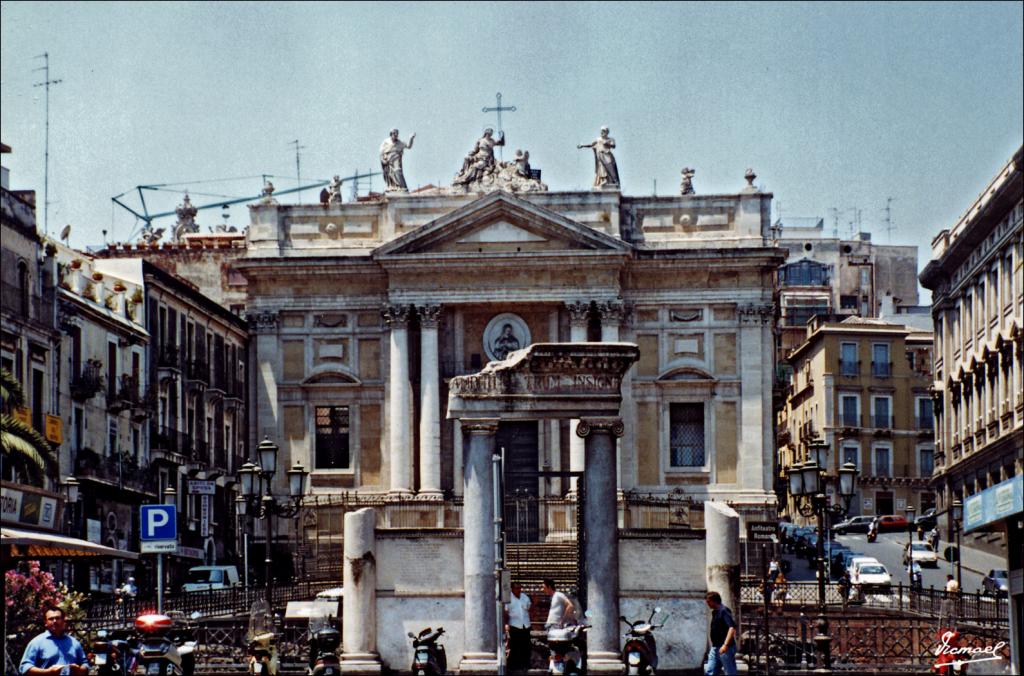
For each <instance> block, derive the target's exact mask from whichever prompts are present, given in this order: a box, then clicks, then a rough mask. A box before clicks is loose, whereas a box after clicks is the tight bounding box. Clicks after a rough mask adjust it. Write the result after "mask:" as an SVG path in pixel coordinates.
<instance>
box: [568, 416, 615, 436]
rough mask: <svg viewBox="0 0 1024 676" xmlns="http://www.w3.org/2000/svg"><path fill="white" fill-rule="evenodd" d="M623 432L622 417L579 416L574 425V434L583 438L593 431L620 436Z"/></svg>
mask: <svg viewBox="0 0 1024 676" xmlns="http://www.w3.org/2000/svg"><path fill="white" fill-rule="evenodd" d="M625 432H626V426H625V425H624V424H623V423H622V418H581V419H580V422H579V424H578V425H577V426H576V436H578V437H581V438H584V439H586V438H587V437H589V436H590V435H591V434H595V433H597V434H610V435H612V436H613V437H621V436H622V435H623V434H625Z"/></svg>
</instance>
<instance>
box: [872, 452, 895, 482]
mask: <svg viewBox="0 0 1024 676" xmlns="http://www.w3.org/2000/svg"><path fill="white" fill-rule="evenodd" d="M890 453H891V451H890V450H889V449H888V448H884V447H879V448H876V449H875V476H892V472H890V471H889V459H890Z"/></svg>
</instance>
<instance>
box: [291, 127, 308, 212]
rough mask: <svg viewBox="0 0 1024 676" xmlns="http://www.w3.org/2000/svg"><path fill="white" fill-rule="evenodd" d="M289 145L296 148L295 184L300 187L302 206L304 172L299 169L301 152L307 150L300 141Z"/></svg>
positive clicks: (297, 140) (300, 202)
mask: <svg viewBox="0 0 1024 676" xmlns="http://www.w3.org/2000/svg"><path fill="white" fill-rule="evenodd" d="M288 145H290V146H295V182H296V183H297V184H298V186H299V190H298V193H299V194H298V195H297V197H298V198H299V204H302V171H301V170H300V169H299V151H300V150H305V149H306V146H302V145H299V139H295V140H294V141H290V142H289V143H288Z"/></svg>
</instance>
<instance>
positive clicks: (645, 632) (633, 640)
mask: <svg viewBox="0 0 1024 676" xmlns="http://www.w3.org/2000/svg"><path fill="white" fill-rule="evenodd" d="M660 612H661V608H657V607H656V608H655V609H654V610H652V611H651V616H650V617H648V618H647V620H646V621H644V620H636V621H634V622H630V621H629V620H627V619H626V617H625V616H624V615H622V616H620V617H619V619H620V620H622V621H623V622H625V623H626V624H627V625H628V626H629V631H628V632H626V633H625V634H624V635H623V638H625V639H626V645H625V646H623V648H622V663H623V664H625V665H626V673H627V674H629V676H641V675H644V674H655V673H656V671H657V669H658V645H657V643H655V641H654V630H655V629H660V628H662V627H664V626H665V623H664V622H662V623H661V624H654V616H655V615H656V614H658V613H660Z"/></svg>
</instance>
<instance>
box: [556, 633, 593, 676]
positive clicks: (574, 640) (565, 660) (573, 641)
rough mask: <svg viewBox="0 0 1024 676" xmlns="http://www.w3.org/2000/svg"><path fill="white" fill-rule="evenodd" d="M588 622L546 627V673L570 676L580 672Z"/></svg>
mask: <svg viewBox="0 0 1024 676" xmlns="http://www.w3.org/2000/svg"><path fill="white" fill-rule="evenodd" d="M589 628H590V625H588V624H573V625H569V626H566V627H550V628H549V629H548V649H549V650H551V657H550V658H549V660H548V673H549V674H553V675H554V676H563V675H565V676H570V675H578V674H580V673H582V669H583V654H582V650H583V648H584V647H585V645H586V631H587V629H589Z"/></svg>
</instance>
